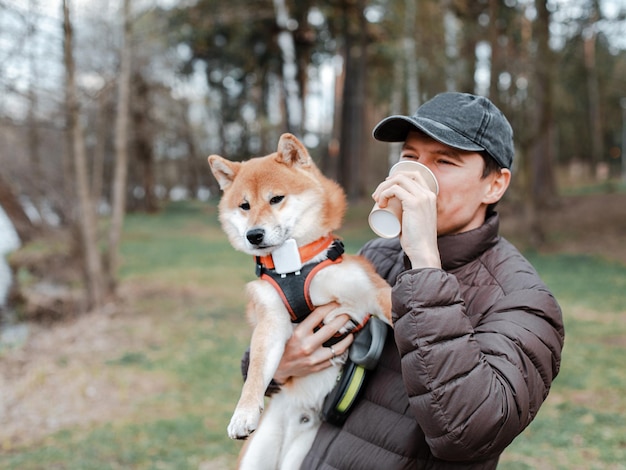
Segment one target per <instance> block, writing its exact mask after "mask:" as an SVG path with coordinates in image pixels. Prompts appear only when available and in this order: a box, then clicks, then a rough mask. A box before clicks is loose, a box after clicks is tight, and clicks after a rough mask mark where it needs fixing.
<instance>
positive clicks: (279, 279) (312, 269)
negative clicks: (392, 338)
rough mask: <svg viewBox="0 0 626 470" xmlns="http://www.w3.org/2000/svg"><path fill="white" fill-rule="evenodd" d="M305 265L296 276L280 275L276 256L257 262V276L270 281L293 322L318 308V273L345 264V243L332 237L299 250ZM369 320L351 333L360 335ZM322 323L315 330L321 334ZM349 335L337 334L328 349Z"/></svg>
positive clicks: (327, 344)
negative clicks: (314, 284)
mask: <svg viewBox="0 0 626 470" xmlns="http://www.w3.org/2000/svg"><path fill="white" fill-rule="evenodd" d="M299 251H300V256H301V260H302V263H304V265H303V266H302V268H301V269H300V270H298V271H295V272H292V273H285V274H279V273H277V272H276V269H275V268H274V261H273V260H272V256H271V255H268V256H263V257H261V256H257V257H256V258H255V259H256V275H257V276H258V277H259V278H261V279H263V280H265V281H268V282H269V283H270V284H271V285H272V286H274V288H275V289H276V291H277V292H278V294H279V295H280V297H281V299H282V300H283V303H284V304H285V307H287V310H288V311H289V315H290V316H291V321H292V322H293V323H300V322H301V321H302V320H304V319H305V318H306V317H308V316H309V314H310V313H311V312H312V311H313V309H315V305H313V303H312V302H311V293H310V288H311V281H312V280H313V277H314V276H315V274H317V273H318V272H319V271H320V270H321V269H323V268H325V267H326V266H329V265H331V264H337V263H341V262H342V261H343V256H342V255H343V253H344V251H345V250H344V246H343V243H342V242H341V240H339V239H337V238H333V237H332V235H329V236H328V237H325V238H322V239H320V240H317V241H315V242H313V243H311V244H309V245H306V246H304V247H302V248H300V249H299ZM324 251H326V256H327V257H326V259H323V260H321V261H318V262H313V263H307V261H310V260H311V259H313V258H315V257H316V256H318V255H319V254H320V253H323V252H324ZM367 320H369V316H368V317H367V318H366V320H365V321H364V322H363V324H362V325H356V324H355V326H354V328H353V329H351V330H350V331H349V332H348V333H356V332H357V331H359V330H360V329H362V328H363V326H365V323H367ZM321 327H322V324H320V325H318V326H317V327H316V328H315V331H317V330H318V329H319V328H321ZM348 333H345V334H340V333H337V334H336V335H335V336H334V337H333V338H331V339H330V340H328V341H327V342H326V343H324V346H326V347H328V346H332V345H333V344H336V343H338V342H339V341H341V340H342V339H343V338H345V337H346V336H347V335H348Z"/></svg>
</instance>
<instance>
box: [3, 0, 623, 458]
mask: <svg viewBox="0 0 626 470" xmlns="http://www.w3.org/2000/svg"><path fill="white" fill-rule="evenodd" d="M625 38H626V2H624V1H623V0H621V1H620V0H552V1H540V0H535V1H533V0H504V1H499V0H478V1H470V0H442V1H434V0H378V1H375V0H371V1H366V0H328V1H317V2H314V1H306V0H303V1H300V0H298V1H289V0H273V1H270V0H252V1H244V0H229V1H228V2H225V1H218V0H198V1H179V2H175V1H168V0H160V1H158V0H135V1H130V0H100V1H88V0H73V1H70V0H60V1H55V2H51V1H45V0H0V149H1V150H0V207H2V209H3V210H4V212H5V213H6V215H7V216H8V219H9V220H10V221H11V225H12V226H13V227H14V229H15V231H16V233H17V235H18V236H19V244H20V245H21V248H20V249H19V250H18V251H16V252H14V253H12V254H11V255H10V257H9V262H10V265H11V275H12V278H13V282H12V284H11V289H10V291H9V292H8V294H7V296H6V299H0V331H2V332H3V335H4V332H6V331H8V330H9V327H10V326H12V325H15V324H17V325H22V324H23V322H27V323H29V322H34V323H35V324H36V325H38V327H37V328H36V329H35V330H36V331H40V330H39V329H38V328H41V329H42V330H44V331H45V330H54V331H56V333H55V334H56V335H57V336H58V335H59V333H58V331H59V330H57V329H55V328H58V327H59V324H63V325H68V323H67V322H70V323H69V325H70V326H69V328H72V327H73V325H75V324H74V323H71V322H74V321H77V320H76V318H77V317H80V316H86V317H89V318H91V319H92V320H91V321H93V317H92V316H93V315H96V316H97V317H98V318H100V320H97V321H96V323H97V322H98V321H99V322H102V321H108V320H103V318H104V319H110V318H115V313H116V312H117V313H119V312H121V311H127V310H128V308H129V306H128V303H129V302H131V301H130V300H129V295H130V294H129V289H130V291H131V292H135V293H136V286H135V285H134V284H133V282H132V280H131V279H129V276H131V277H132V275H130V274H129V270H130V272H132V270H133V269H134V267H133V266H134V265H133V262H137V263H139V262H138V261H136V260H134V258H133V254H132V253H129V252H128V251H127V250H128V246H133V247H135V248H136V249H137V250H142V249H143V250H145V252H146V253H148V254H150V255H152V256H154V258H156V257H164V258H166V259H169V256H174V255H173V253H169V252H168V256H165V253H163V252H160V253H159V252H157V253H152V252H150V251H149V248H148V245H147V244H146V245H143V246H142V244H141V243H139V244H138V245H133V240H132V233H133V227H135V225H133V224H137V223H138V222H137V221H138V220H141V221H143V222H142V223H144V224H146V227H150V226H151V224H155V225H154V227H155V229H156V230H160V231H163V233H166V230H165V228H164V226H161V225H158V223H157V222H156V221H157V220H160V221H161V222H163V223H165V224H168V223H170V222H176V223H181V226H180V228H181V229H189V230H192V229H193V230H196V229H204V230H206V227H197V226H195V225H193V224H191V225H187V224H188V223H189V222H188V221H186V222H185V223H182V222H181V221H182V220H186V219H184V217H185V216H189V215H190V214H193V215H198V216H199V217H200V216H201V217H207V214H208V216H212V217H214V207H215V202H216V201H217V198H218V197H219V190H218V188H217V186H216V183H215V181H214V180H213V178H212V176H211V175H210V173H209V171H208V166H207V164H206V156H207V155H209V154H211V153H218V154H221V155H223V156H226V157H228V158H230V159H233V160H241V159H245V158H249V157H250V156H253V155H264V154H266V153H269V152H271V151H273V150H274V149H275V146H276V143H277V141H278V137H279V136H280V134H281V133H283V132H292V133H294V134H296V135H297V136H299V137H301V138H302V139H303V140H304V142H305V143H306V145H307V146H308V147H309V148H310V150H311V153H312V155H313V156H314V158H315V159H316V161H317V162H318V164H319V165H320V167H321V168H322V169H323V171H324V172H325V173H326V174H327V175H329V176H331V177H333V178H335V179H336V180H337V181H339V182H340V183H341V184H342V186H343V187H344V188H345V190H346V192H347V194H348V196H349V198H350V201H351V203H352V205H353V206H354V207H355V208H356V214H360V215H361V216H363V214H362V213H361V212H359V210H360V207H361V206H362V205H365V206H368V205H369V204H370V202H369V194H370V193H371V191H372V190H373V188H374V187H375V186H376V183H377V182H378V181H379V180H380V179H381V178H383V177H384V175H385V174H386V172H387V170H388V168H389V166H390V165H391V164H392V163H393V162H394V160H395V159H397V155H398V149H397V146H394V145H387V144H381V143H378V142H375V141H374V140H373V138H372V137H371V129H372V127H373V126H374V125H375V124H376V122H378V121H379V120H380V119H381V118H383V117H385V116H387V115H389V114H411V113H412V112H413V111H414V110H415V109H416V108H417V107H418V106H419V104H421V103H422V102H424V101H425V100H427V99H428V98H430V97H432V96H434V95H435V94H436V93H439V92H442V91H447V90H456V91H468V92H474V93H478V94H481V95H485V96H489V98H490V99H492V100H493V101H494V102H495V103H496V104H497V105H498V106H499V107H500V108H501V109H502V110H503V111H504V112H505V114H506V115H507V116H508V117H509V119H510V121H511V123H512V125H513V128H514V132H515V136H516V145H517V149H516V163H515V167H514V175H515V176H514V181H513V186H512V188H511V189H510V191H509V192H508V193H507V196H506V199H505V201H504V202H503V204H502V208H501V210H502V212H504V213H506V214H509V217H511V219H510V220H511V221H512V222H509V223H510V224H511V225H509V226H508V227H505V228H508V233H507V234H511V235H512V236H513V238H515V241H517V242H518V243H519V244H520V245H521V246H522V248H524V249H526V250H531V251H530V252H531V253H532V252H546V251H555V250H561V251H566V250H567V249H568V248H571V246H572V243H574V241H573V240H572V237H571V236H570V235H572V233H573V234H575V235H576V240H583V241H584V243H583V244H582V245H578V246H579V247H580V246H583V248H582V250H581V251H583V252H590V253H597V252H600V253H601V254H602V255H603V256H604V257H605V258H611V257H612V258H614V259H615V260H617V261H618V263H620V264H619V266H622V265H623V264H624V262H625V261H624V260H626V256H624V246H623V245H624V243H623V242H624V235H625V234H626V225H625V222H624V221H625V220H626V217H624V215H626V213H625V212H624V211H623V207H624V201H625V200H624V189H625V185H626V155H625V154H624V152H623V149H624V147H625V146H626V39H625ZM581 191H582V192H581ZM574 193H575V194H576V198H575V199H572V198H571V197H569V196H571V195H572V194H574ZM568 195H569V196H568ZM181 201H187V203H188V204H187V203H182V202H181ZM193 201H200V202H197V203H196V202H193ZM197 204H199V205H197ZM199 208H203V209H199ZM207 208H208V209H207ZM173 211H179V216H175V215H172V214H173ZM144 217H145V218H144ZM179 217H180V218H179ZM129 218H130V219H129ZM129 224H130V228H129ZM559 224H561V225H559ZM190 227H191V228H190ZM135 228H136V227H135ZM167 228H172V227H167ZM361 228H362V226H361ZM139 232H141V230H139ZM209 232H210V230H209ZM129 233H130V234H131V235H129ZM349 233H351V232H349ZM356 233H357V234H356V235H355V236H354V239H355V240H359V241H364V239H362V238H363V236H364V235H363V234H362V233H361V232H356ZM0 235H2V236H5V235H6V234H4V233H0ZM370 235H371V234H370ZM607 235H608V236H607ZM129 236H130V237H131V240H130V242H129ZM0 238H2V237H1V236H0ZM125 246H126V251H125V248H124V247H125ZM222 248H223V249H227V248H225V247H222ZM356 248H358V246H355V249H356ZM179 249H181V248H180V247H175V246H171V245H167V250H170V251H172V252H177V250H179ZM5 251H6V250H5ZM0 254H4V251H3V250H0ZM179 254H180V253H179ZM154 258H152V259H150V260H146V261H145V262H146V263H154V265H155V266H156V265H158V262H157V261H156V260H155V259H154ZM214 261H215V260H212V259H209V262H210V263H213V262H214ZM142 262H143V261H142ZM229 262H230V260H224V261H223V263H224V266H226V265H227V264H228V263H229ZM148 265H149V264H148ZM566 269H567V268H566ZM611 269H612V268H611ZM619 269H620V268H618V271H617V274H616V275H614V276H613V278H611V279H612V280H611V281H610V282H612V283H614V284H613V285H614V286H618V287H619V286H622V287H623V282H624V277H623V276H624V275H623V272H622V271H620V270H619ZM153 270H155V269H154V266H153ZM157 271H158V270H157ZM595 275H596V274H595V273H594V276H595ZM237 276H238V275H235V281H236V280H237V279H239V278H238V277H237ZM0 277H1V276H0ZM165 278H167V275H166V276H165ZM144 281H145V279H144ZM162 281H163V280H161V281H159V282H162ZM620 283H622V284H620ZM159 285H160V284H159ZM128 286H130V288H129V287H128ZM153 288H154V289H156V287H154V286H153ZM146 289H148V290H150V288H146ZM150 292H151V293H152V291H150ZM622 292H623V290H622ZM196 294H197V296H198V298H199V299H203V301H207V302H218V301H217V300H216V298H215V297H209V298H206V295H207V294H206V293H203V294H199V293H198V292H196ZM145 295H147V294H146V292H145V291H142V292H141V294H140V295H138V298H139V299H140V300H141V301H145V298H144V296H145ZM185 295H186V294H185ZM611 295H614V294H611ZM135 301H137V299H135ZM131 303H132V305H133V308H134V309H137V310H141V307H138V305H137V304H136V303H134V302H131ZM615 305H617V307H616V306H615ZM615 305H613V304H612V306H611V307H609V309H610V310H611V311H615V310H616V309H617V310H619V314H620V315H621V316H618V320H616V321H619V322H623V321H624V319H623V312H622V305H623V304H621V303H619V302H618V303H617V304H615ZM229 308H230V307H229ZM90 315H91V316H90ZM139 317H141V316H140V315H139ZM116 321H119V322H121V323H123V322H122V321H121V320H119V319H117V320H116ZM215 321H218V320H215ZM619 325H620V328H621V327H622V326H623V325H622V323H619ZM17 331H22V330H17ZM68 334H69V333H68ZM81 335H82V336H86V337H90V336H89V335H85V332H84V331H82V332H81ZM61 336H62V335H61ZM152 340H153V339H151V341H152ZM11 341H13V340H11ZM24 341H31V347H32V341H33V339H32V336H31V338H30V339H29V340H24ZM241 341H242V342H243V341H244V340H241ZM612 341H613V342H614V343H615V344H613V346H615V347H618V348H621V349H619V351H621V352H622V353H623V347H624V344H623V341H624V340H623V339H621V340H619V341H616V340H615V339H613V340H612ZM18 342H19V341H18ZM616 345H617V346H616ZM25 350H28V343H27V346H26V349H25ZM40 353H41V351H40ZM7 354H8V353H6V348H5V346H3V343H2V341H1V337H0V359H4V360H5V363H6V364H13V362H11V360H9V356H7ZM68 354H70V353H68ZM129 354H130V356H126V355H122V356H121V359H119V358H118V359H119V361H121V363H123V364H131V365H136V363H137V361H138V362H139V363H140V365H141V364H143V362H142V361H143V358H142V357H141V356H136V355H135V356H133V353H132V352H131V353H129ZM231 355H232V356H237V355H238V352H237V351H234V352H232V354H231ZM18 356H19V354H18ZM11 357H12V356H11ZM19 357H22V356H19ZM29 357H30V356H29ZM63 357H65V356H63ZM31 359H32V360H34V361H36V360H38V359H40V357H39V356H36V355H35V356H33V357H31ZM19 361H22V363H20V364H22V366H24V363H25V362H24V361H25V359H24V358H23V357H22V359H19V360H18V362H19ZM60 361H61V362H62V363H63V364H66V362H65V361H68V359H67V358H65V359H63V358H62V359H60ZM143 365H145V364H143ZM11 367H13V366H11ZM7 370H13V371H14V372H15V370H16V369H7ZM20 370H22V369H20ZM5 372H6V371H5ZM22 372H23V371H22ZM10 376H11V374H9V375H7V377H4V376H3V377H0V379H1V381H0V384H3V385H5V384H8V383H9V382H11V380H10ZM33 380H34V379H33ZM13 382H14V383H21V382H19V381H18V380H13ZM22 386H23V384H22ZM233 387H234V388H235V389H236V387H235V386H233ZM1 389H2V388H1V387H0V391H1ZM20 393H21V392H20ZM85 393H86V394H87V395H89V393H91V392H90V391H89V390H87V391H86V392H85ZM18 396H19V393H18ZM1 398H2V397H1V396H0V399H1ZM6 403H7V402H6V401H5V403H4V404H3V407H0V422H3V419H8V417H9V416H10V415H11V413H10V412H11V408H10V406H9V405H7V404H6ZM620 407H623V403H622V402H620V405H619V407H618V412H621V413H623V412H624V409H623V408H620ZM15 409H19V407H18V406H17V405H16V408H15ZM3 413H4V415H3ZM16 416H19V414H18V415H16ZM583 418H585V419H588V418H587V415H584V416H583ZM26 421H28V420H26ZM35 427H37V426H35ZM5 428H6V427H5ZM51 428H55V426H51ZM7 429H8V428H7ZM21 432H22V434H20V433H18V434H15V435H14V434H11V435H9V437H6V436H5V437H4V439H7V440H6V441H3V442H4V448H10V449H14V446H15V445H17V444H16V442H17V443H21V444H23V442H24V440H23V433H26V434H27V435H33V436H34V435H36V436H39V434H38V433H37V432H35V431H33V430H32V429H30V430H26V431H24V430H22V431H21ZM16 435H20V436H21V437H19V438H16V437H15V436H16ZM39 437H40V436H39ZM15 439H17V440H15ZM26 441H29V439H26ZM620 442H621V443H619V444H618V448H620V449H622V451H621V452H622V453H623V452H624V451H623V449H624V448H626V444H625V443H624V442H623V440H622V441H620ZM21 444H20V445H21ZM2 445H3V444H2V443H1V442H0V446H2ZM620 446H621V447H620ZM0 448H1V447H0ZM619 455H622V454H619ZM618 457H619V456H618ZM618 457H615V459H616V461H617V460H618ZM173 468H176V467H173ZM616 468H617V467H616Z"/></svg>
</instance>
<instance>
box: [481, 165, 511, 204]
mask: <svg viewBox="0 0 626 470" xmlns="http://www.w3.org/2000/svg"><path fill="white" fill-rule="evenodd" d="M487 178H488V179H490V180H491V181H490V183H489V185H488V186H487V190H486V192H485V197H484V199H483V202H484V203H485V204H487V205H489V204H494V203H496V202H498V201H499V200H500V199H502V196H504V193H505V192H506V190H507V188H508V187H509V183H510V182H511V170H509V169H507V168H502V169H501V170H500V171H495V172H493V173H492V174H491V175H489V176H488V177H487Z"/></svg>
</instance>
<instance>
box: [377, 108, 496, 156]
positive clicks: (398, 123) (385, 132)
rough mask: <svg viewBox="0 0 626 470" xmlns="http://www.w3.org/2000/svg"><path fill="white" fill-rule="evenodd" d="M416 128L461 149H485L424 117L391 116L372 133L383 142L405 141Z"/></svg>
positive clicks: (473, 150)
mask: <svg viewBox="0 0 626 470" xmlns="http://www.w3.org/2000/svg"><path fill="white" fill-rule="evenodd" d="M414 130H419V131H422V132H423V133H425V134H426V135H428V136H429V137H432V138H433V139H435V140H436V141H438V142H441V143H442V144H445V145H448V146H450V147H453V148H456V149H459V150H467V151H470V152H480V151H483V150H485V149H484V148H483V147H481V146H480V145H478V144H476V143H474V142H473V141H471V140H470V139H468V138H467V137H465V136H464V135H463V134H460V133H458V132H457V131H455V130H454V129H452V128H450V127H448V126H446V125H444V124H441V123H439V122H437V121H433V120H432V119H428V118H424V117H412V116H389V117H388V118H385V119H383V120H382V121H380V122H379V123H378V125H377V126H376V127H375V128H374V131H373V132H372V134H373V136H374V138H375V139H376V140H380V141H382V142H404V141H405V140H406V137H407V135H408V134H409V132H410V131H414Z"/></svg>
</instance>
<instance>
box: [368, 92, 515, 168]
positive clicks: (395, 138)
mask: <svg viewBox="0 0 626 470" xmlns="http://www.w3.org/2000/svg"><path fill="white" fill-rule="evenodd" d="M412 130H420V131H422V132H424V133H425V134H427V135H428V136H430V137H432V138H433V139H435V140H437V141H438V142H441V143H442V144H445V145H448V146H450V147H453V148H456V149H459V150H467V151H470V152H482V151H486V152H487V153H488V154H489V155H490V156H491V157H492V158H493V159H494V160H495V161H496V162H498V164H499V165H500V166H501V167H502V168H511V165H512V164H513V156H514V155H515V148H514V146H513V129H512V128H511V125H510V124H509V121H508V120H507V119H506V117H505V116H504V114H502V111H500V110H499V109H498V108H496V106H495V105H494V104H493V103H492V102H491V101H489V99H487V98H485V97H484V96H476V95H472V94H469V93H455V92H450V93H441V94H439V95H437V96H435V97H434V98H432V99H431V100H430V101H427V102H426V103H424V104H423V105H422V106H420V107H419V108H418V109H417V111H416V112H415V114H414V115H413V116H389V117H388V118H385V119H383V120H382V121H380V122H379V123H378V124H377V125H376V127H375V128H374V132H373V134H374V138H375V139H377V140H380V141H383V142H404V141H405V140H406V137H407V135H408V133H409V131H412Z"/></svg>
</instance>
